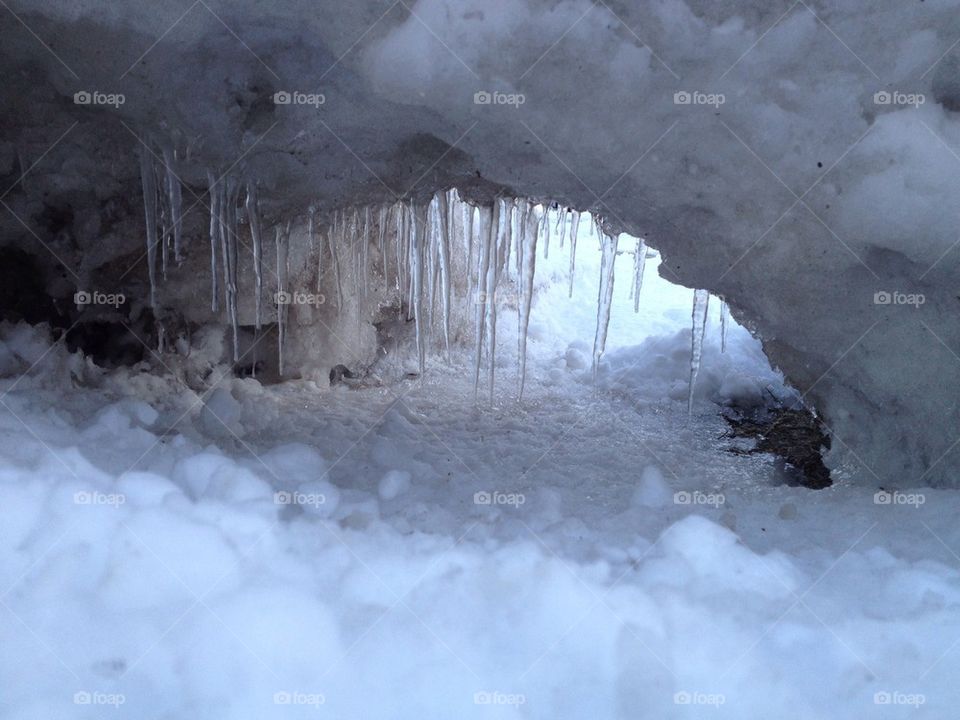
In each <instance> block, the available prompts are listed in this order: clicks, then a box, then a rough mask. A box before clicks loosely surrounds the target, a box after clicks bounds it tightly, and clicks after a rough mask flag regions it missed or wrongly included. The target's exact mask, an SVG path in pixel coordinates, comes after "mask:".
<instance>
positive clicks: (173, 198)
mask: <svg viewBox="0 0 960 720" xmlns="http://www.w3.org/2000/svg"><path fill="white" fill-rule="evenodd" d="M175 161H176V154H175V153H174V151H173V148H172V147H169V146H165V147H164V148H163V164H164V166H165V167H166V170H167V196H168V198H169V200H168V205H169V207H170V222H171V225H172V227H173V259H174V261H175V262H176V263H177V264H178V265H179V264H180V263H181V262H183V254H182V252H181V248H180V236H181V234H182V232H183V194H182V191H181V188H180V178H178V177H177V174H176V173H175V172H174V169H173V165H174V162H175Z"/></svg>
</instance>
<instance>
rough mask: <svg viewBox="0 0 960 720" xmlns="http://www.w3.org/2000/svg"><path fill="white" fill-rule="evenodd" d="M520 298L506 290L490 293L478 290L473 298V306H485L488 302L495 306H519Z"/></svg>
mask: <svg viewBox="0 0 960 720" xmlns="http://www.w3.org/2000/svg"><path fill="white" fill-rule="evenodd" d="M521 299H522V298H521V297H520V295H518V294H517V293H514V292H510V291H508V290H495V291H494V292H492V293H488V292H485V291H483V290H478V291H477V292H476V294H474V296H473V304H474V305H486V304H487V301H488V300H493V303H494V304H495V305H500V304H504V305H511V306H512V305H519V304H520V300H521Z"/></svg>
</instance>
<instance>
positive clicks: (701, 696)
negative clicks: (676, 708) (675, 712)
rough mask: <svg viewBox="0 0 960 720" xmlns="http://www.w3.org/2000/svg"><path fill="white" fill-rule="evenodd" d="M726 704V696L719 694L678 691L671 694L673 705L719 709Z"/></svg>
mask: <svg viewBox="0 0 960 720" xmlns="http://www.w3.org/2000/svg"><path fill="white" fill-rule="evenodd" d="M726 702H727V698H726V696H725V695H722V694H720V693H705V692H700V691H697V690H694V691H692V692H691V691H689V690H680V691H679V692H675V693H674V694H673V704H674V705H707V706H712V707H716V708H719V707H720V706H721V705H723V704H724V703H726Z"/></svg>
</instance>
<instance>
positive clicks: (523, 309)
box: [517, 223, 537, 400]
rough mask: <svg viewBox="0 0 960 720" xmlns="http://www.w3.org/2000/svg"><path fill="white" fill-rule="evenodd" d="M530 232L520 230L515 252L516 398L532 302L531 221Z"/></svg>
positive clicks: (522, 374)
mask: <svg viewBox="0 0 960 720" xmlns="http://www.w3.org/2000/svg"><path fill="white" fill-rule="evenodd" d="M532 225H533V227H532V228H531V229H532V232H521V234H520V236H521V237H522V238H523V240H521V243H522V244H521V245H519V246H518V247H517V254H518V255H521V256H522V257H521V262H520V277H519V285H520V302H519V303H517V312H518V314H519V318H518V325H519V331H520V332H519V336H520V337H519V348H518V352H519V363H520V371H519V374H520V390H519V393H518V399H520V400H522V399H523V387H524V385H525V384H526V378H527V328H528V327H529V326H530V306H531V304H532V302H533V276H534V272H535V270H536V263H537V225H536V223H532Z"/></svg>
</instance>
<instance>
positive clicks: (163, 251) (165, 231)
mask: <svg viewBox="0 0 960 720" xmlns="http://www.w3.org/2000/svg"><path fill="white" fill-rule="evenodd" d="M157 180H158V181H159V178H158V179H157ZM160 185H161V182H158V184H157V186H158V187H160ZM158 203H159V205H158V207H159V215H160V274H161V276H162V277H163V281H164V282H166V281H167V244H168V243H169V241H170V224H169V222H168V221H167V216H168V215H169V212H168V211H167V194H166V193H165V192H160V196H159V198H158Z"/></svg>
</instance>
